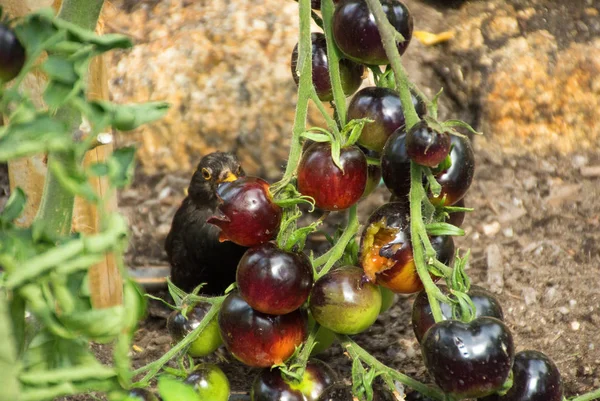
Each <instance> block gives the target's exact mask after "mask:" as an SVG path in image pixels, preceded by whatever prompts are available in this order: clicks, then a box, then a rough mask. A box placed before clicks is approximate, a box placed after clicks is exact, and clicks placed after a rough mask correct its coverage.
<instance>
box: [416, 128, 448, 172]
mask: <svg viewBox="0 0 600 401" xmlns="http://www.w3.org/2000/svg"><path fill="white" fill-rule="evenodd" d="M406 151H407V153H408V156H409V157H410V159H411V160H412V161H414V162H415V163H417V164H420V165H422V166H427V167H436V166H437V165H438V164H440V163H441V162H442V161H444V159H446V156H448V153H449V152H450V135H448V134H447V133H445V132H439V131H438V130H436V129H434V128H433V127H431V126H430V125H429V124H428V123H427V121H425V120H421V121H419V122H418V123H416V124H415V125H414V126H412V127H411V128H410V130H408V132H407V134H406Z"/></svg>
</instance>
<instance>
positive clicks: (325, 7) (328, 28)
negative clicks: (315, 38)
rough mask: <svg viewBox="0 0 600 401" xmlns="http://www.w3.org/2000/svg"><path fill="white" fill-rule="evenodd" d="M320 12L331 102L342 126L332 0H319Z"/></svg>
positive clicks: (343, 115) (343, 112) (341, 91)
mask: <svg viewBox="0 0 600 401" xmlns="http://www.w3.org/2000/svg"><path fill="white" fill-rule="evenodd" d="M321 14H322V15H323V31H324V32H325V40H326V42H327V61H328V66H329V78H330V80H331V89H332V92H333V102H334V103H335V109H336V111H337V116H338V120H339V122H340V125H341V126H342V127H344V126H345V125H346V95H345V94H344V89H343V86H342V78H341V76H340V52H339V50H338V48H337V46H336V45H335V42H334V40H333V27H332V21H333V0H321Z"/></svg>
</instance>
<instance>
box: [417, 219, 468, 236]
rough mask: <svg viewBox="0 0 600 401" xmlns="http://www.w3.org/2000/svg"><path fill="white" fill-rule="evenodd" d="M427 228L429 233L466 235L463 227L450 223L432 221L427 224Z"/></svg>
mask: <svg viewBox="0 0 600 401" xmlns="http://www.w3.org/2000/svg"><path fill="white" fill-rule="evenodd" d="M425 230H426V231H427V234H429V235H453V236H462V235H465V230H463V229H462V228H459V227H456V226H453V225H452V224H449V223H441V222H440V223H431V224H426V225H425Z"/></svg>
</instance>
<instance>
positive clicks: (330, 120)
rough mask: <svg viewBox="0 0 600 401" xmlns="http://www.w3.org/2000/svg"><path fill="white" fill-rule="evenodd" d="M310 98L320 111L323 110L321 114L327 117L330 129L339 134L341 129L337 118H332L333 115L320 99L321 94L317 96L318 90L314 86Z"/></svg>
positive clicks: (326, 120)
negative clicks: (336, 120)
mask: <svg viewBox="0 0 600 401" xmlns="http://www.w3.org/2000/svg"><path fill="white" fill-rule="evenodd" d="M310 100H312V101H313V103H314V104H315V106H317V109H319V112H321V115H322V116H323V118H324V119H325V122H326V123H327V127H328V128H329V130H330V131H331V132H333V133H337V134H339V132H340V130H339V128H338V126H337V123H336V122H335V120H334V119H333V118H331V116H330V115H329V113H328V112H327V110H326V109H325V105H323V102H322V101H321V99H319V96H317V92H316V91H315V88H314V87H312V90H311V91H310Z"/></svg>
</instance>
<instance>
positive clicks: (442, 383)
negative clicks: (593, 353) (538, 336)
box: [407, 286, 563, 401]
mask: <svg viewBox="0 0 600 401" xmlns="http://www.w3.org/2000/svg"><path fill="white" fill-rule="evenodd" d="M440 289H441V290H442V292H443V293H445V294H450V293H451V291H449V290H448V289H447V288H446V287H441V288H440ZM468 295H469V297H470V298H471V300H472V301H473V305H474V306H475V310H474V318H473V320H471V321H469V322H463V321H460V320H456V319H455V318H454V317H453V315H452V309H451V307H450V306H449V305H447V304H444V303H440V307H441V310H442V317H443V320H441V321H439V322H437V323H436V322H435V320H434V318H433V314H432V312H431V307H430V304H429V302H428V300H427V295H426V293H425V292H421V293H419V295H417V297H416V299H415V301H414V303H413V311H412V325H413V330H414V333H415V336H416V338H417V340H418V341H419V342H420V344H421V354H422V356H423V361H424V363H425V366H426V367H427V370H428V371H429V373H430V375H431V376H432V378H433V380H434V381H435V383H436V384H437V385H438V386H439V388H440V389H441V390H442V391H443V392H444V393H446V394H449V395H451V396H452V397H453V398H454V399H463V398H477V399H479V400H481V401H500V400H502V401H526V400H527V401H537V400H539V401H541V400H548V401H550V400H552V401H553V400H561V399H562V395H563V390H562V380H561V377H560V373H559V372H558V369H557V368H556V366H555V365H554V363H553V362H552V361H551V360H550V359H549V358H548V357H547V356H546V355H544V354H542V353H541V352H537V351H523V352H520V353H517V354H516V355H515V346H514V342H513V337H512V334H511V332H510V330H509V328H508V327H507V326H506V324H504V322H503V321H502V319H503V317H504V315H503V312H502V307H501V306H500V303H499V301H498V299H496V297H494V295H492V294H491V293H490V292H489V291H486V290H485V289H483V288H481V287H477V286H471V288H470V289H469V291H468ZM511 371H512V374H513V384H512V387H511V388H510V390H508V392H506V394H504V395H499V394H498V392H499V391H501V390H502V389H503V386H504V384H505V382H506V380H507V379H508V377H509V375H510V373H511ZM409 399H410V400H424V401H427V400H429V399H428V398H426V397H422V396H421V395H420V394H418V393H416V392H413V393H412V395H411V396H409V397H407V400H409Z"/></svg>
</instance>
